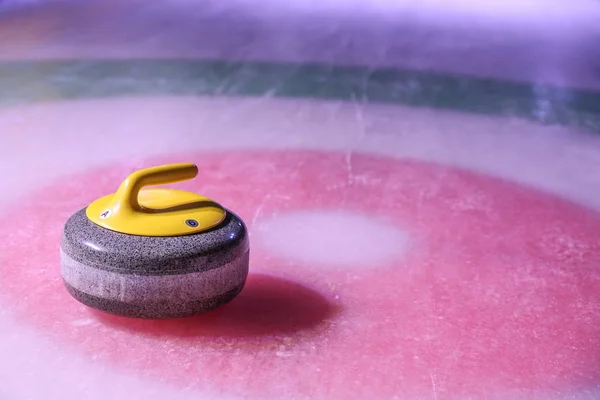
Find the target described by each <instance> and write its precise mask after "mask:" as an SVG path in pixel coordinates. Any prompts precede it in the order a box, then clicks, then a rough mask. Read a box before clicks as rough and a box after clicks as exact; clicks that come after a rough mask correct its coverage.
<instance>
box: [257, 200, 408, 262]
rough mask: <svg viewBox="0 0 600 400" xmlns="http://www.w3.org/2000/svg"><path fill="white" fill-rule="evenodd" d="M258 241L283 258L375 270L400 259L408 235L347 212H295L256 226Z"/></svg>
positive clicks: (389, 226) (386, 223) (383, 222)
mask: <svg viewBox="0 0 600 400" xmlns="http://www.w3.org/2000/svg"><path fill="white" fill-rule="evenodd" d="M255 232H256V236H257V239H258V241H259V242H260V243H261V244H263V245H265V246H266V247H267V248H268V249H269V250H270V251H271V252H274V253H276V254H277V255H279V256H282V257H284V258H288V259H292V260H294V261H301V262H307V263H318V264H328V265H335V266H342V265H343V266H353V265H354V266H356V265H365V264H368V266H371V267H375V266H376V265H377V264H381V263H384V262H386V261H391V260H394V259H397V258H399V257H400V256H402V254H404V252H405V251H406V249H407V246H408V243H409V236H408V233H406V232H405V231H403V230H401V229H398V228H397V227H396V226H394V225H392V224H390V223H388V222H386V221H382V220H380V219H377V218H372V217H368V216H366V215H361V214H356V213H353V212H348V211H296V212H291V213H285V214H283V215H277V216H273V217H272V218H271V219H269V220H267V221H263V222H262V223H260V224H258V226H256V230H255Z"/></svg>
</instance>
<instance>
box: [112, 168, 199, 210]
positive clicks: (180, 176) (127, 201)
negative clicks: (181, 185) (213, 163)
mask: <svg viewBox="0 0 600 400" xmlns="http://www.w3.org/2000/svg"><path fill="white" fill-rule="evenodd" d="M196 175H198V167H197V166H196V165H195V164H191V163H181V164H167V165H161V166H158V167H152V168H146V169H141V170H139V171H136V172H134V173H132V174H131V175H129V176H128V177H127V178H126V179H125V180H124V181H123V183H121V186H119V189H118V190H117V192H116V193H115V196H114V198H113V201H114V202H115V203H116V204H118V207H119V208H120V207H123V208H130V209H132V210H136V211H141V210H142V207H141V206H140V203H139V201H138V195H139V193H140V190H141V189H142V188H143V187H144V186H156V185H166V184H169V183H175V182H181V181H186V180H188V179H193V178H195V177H196Z"/></svg>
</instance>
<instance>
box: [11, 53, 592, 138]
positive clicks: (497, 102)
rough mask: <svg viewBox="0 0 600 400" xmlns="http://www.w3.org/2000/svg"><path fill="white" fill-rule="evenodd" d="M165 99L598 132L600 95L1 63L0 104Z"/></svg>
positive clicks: (450, 78)
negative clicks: (447, 116)
mask: <svg viewBox="0 0 600 400" xmlns="http://www.w3.org/2000/svg"><path fill="white" fill-rule="evenodd" d="M42 89H43V90H42ZM165 94H166V95H229V96H254V97H260V96H265V95H268V96H276V97H291V98H320V99H329V100H348V101H357V99H360V101H369V102H380V103H388V104H398V105H409V106H415V107H430V108H436V109H445V110H454V111H462V112H470V113H476V114H485V115H497V116H504V117H517V118H523V119H529V120H533V121H536V122H538V123H543V124H551V125H568V126H576V127H579V128H583V129H586V130H590V131H593V132H600V92H593V91H584V90H576V89H567V88H559V87H555V86H549V85H536V84H523V83H516V82H506V81H501V80H495V79H484V78H478V77H469V76H456V75H444V74H440V73H433V72H426V71H418V70H401V69H392V68H378V69H372V68H367V67H350V66H332V65H326V64H292V63H277V62H242V61H224V60H183V59H180V60H177V59H175V60H140V59H137V60H94V61H92V60H75V61H8V62H1V63H0V106H2V105H5V106H9V105H18V104H24V103H30V102H37V101H56V100H65V99H85V98H102V97H115V96H125V95H142V96H151V95H165Z"/></svg>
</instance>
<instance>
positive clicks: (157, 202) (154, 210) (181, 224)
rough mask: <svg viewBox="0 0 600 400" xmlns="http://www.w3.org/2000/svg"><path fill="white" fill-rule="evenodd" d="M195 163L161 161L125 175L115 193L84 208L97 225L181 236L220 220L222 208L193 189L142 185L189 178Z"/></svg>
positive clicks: (194, 171) (195, 171)
mask: <svg viewBox="0 0 600 400" xmlns="http://www.w3.org/2000/svg"><path fill="white" fill-rule="evenodd" d="M196 175H198V167H197V166H196V165H194V164H190V163H182V164H169V165H161V166H158V167H152V168H146V169H142V170H139V171H136V172H134V173H132V174H131V175H129V176H128V177H127V178H126V179H125V180H124V181H123V183H121V186H119V189H118V190H117V192H116V193H114V194H111V195H108V196H104V197H102V198H100V199H98V200H96V201H94V202H93V203H92V204H90V205H89V206H88V207H87V209H86V215H87V217H88V218H89V219H90V220H91V221H92V222H94V223H95V224H97V225H100V226H102V227H104V228H106V229H110V230H113V231H116V232H121V233H127V234H131V235H138V236H181V235H189V234H193V233H199V232H203V231H206V230H208V229H211V228H213V227H215V226H217V225H218V224H220V223H221V222H222V221H223V220H224V219H225V216H226V211H225V209H224V208H223V207H221V206H220V205H219V204H217V203H216V202H214V201H213V200H211V199H209V198H208V197H204V196H201V195H199V194H196V193H192V192H186V191H183V190H176V189H166V188H158V189H144V187H145V186H155V185H164V184H169V183H175V182H180V181H185V180H188V179H193V178H195V177H196Z"/></svg>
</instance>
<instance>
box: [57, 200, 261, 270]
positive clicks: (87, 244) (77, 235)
mask: <svg viewBox="0 0 600 400" xmlns="http://www.w3.org/2000/svg"><path fill="white" fill-rule="evenodd" d="M249 247H250V243H249V237H248V230H247V228H246V226H245V224H244V222H243V221H242V219H241V218H239V217H238V216H237V215H235V214H234V213H232V212H231V211H229V210H227V216H226V218H225V220H224V221H223V222H222V223H221V224H220V225H218V226H216V227H214V228H212V229H211V230H209V231H207V232H201V233H197V234H193V235H185V236H173V237H150V236H136V235H128V234H124V233H119V232H113V231H110V230H108V229H105V228H103V227H101V226H98V225H96V224H94V223H93V222H92V221H90V220H89V218H87V216H86V214H85V208H84V209H81V210H79V211H77V212H76V213H75V214H73V215H72V216H71V217H70V218H69V219H68V220H67V222H66V223H65V226H64V229H63V234H62V238H61V249H62V251H63V252H64V253H65V254H68V255H69V257H70V258H72V259H73V260H75V261H78V262H80V263H83V264H86V265H89V266H93V267H94V268H96V269H99V270H105V271H113V272H116V273H118V274H121V275H125V274H136V275H177V274H181V273H192V272H203V271H208V270H210V269H213V268H218V267H220V266H221V265H224V264H227V263H229V262H231V261H232V260H235V259H237V258H238V257H239V256H240V255H242V254H243V253H244V252H246V251H247V250H248V249H249Z"/></svg>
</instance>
